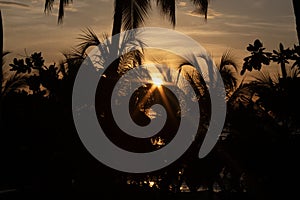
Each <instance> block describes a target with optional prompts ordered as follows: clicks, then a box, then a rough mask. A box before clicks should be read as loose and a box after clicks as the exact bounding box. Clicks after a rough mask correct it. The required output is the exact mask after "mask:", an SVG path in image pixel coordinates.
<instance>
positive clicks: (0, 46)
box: [0, 10, 3, 130]
mask: <svg viewBox="0 0 300 200" xmlns="http://www.w3.org/2000/svg"><path fill="white" fill-rule="evenodd" d="M2 67H3V24H2V14H1V10H0V85H1V87H0V130H1V129H2V122H3V121H2V84H3V69H2Z"/></svg>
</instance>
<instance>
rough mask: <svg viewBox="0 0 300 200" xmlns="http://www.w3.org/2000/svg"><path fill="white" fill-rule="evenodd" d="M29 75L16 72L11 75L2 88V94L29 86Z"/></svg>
mask: <svg viewBox="0 0 300 200" xmlns="http://www.w3.org/2000/svg"><path fill="white" fill-rule="evenodd" d="M26 80H27V76H26V75H20V74H16V73H15V74H14V75H11V76H10V77H9V78H8V79H7V80H6V82H5V84H4V86H3V88H2V95H3V96H6V95H8V94H9V93H11V92H15V91H17V90H18V89H22V88H25V87H26V86H27V82H26Z"/></svg>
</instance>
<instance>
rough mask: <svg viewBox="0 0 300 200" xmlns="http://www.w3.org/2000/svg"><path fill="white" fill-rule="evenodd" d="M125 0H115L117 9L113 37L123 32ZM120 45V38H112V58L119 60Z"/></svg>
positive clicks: (115, 10)
mask: <svg viewBox="0 0 300 200" xmlns="http://www.w3.org/2000/svg"><path fill="white" fill-rule="evenodd" d="M122 1H123V0H115V8H114V21H113V28H112V36H115V35H117V34H119V33H121V31H122V18H123V17H122V15H123V12H122V10H123V2H122ZM119 43H120V36H115V37H113V38H112V45H111V47H110V53H111V56H113V57H115V58H117V57H118V52H119Z"/></svg>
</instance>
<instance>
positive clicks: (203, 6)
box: [192, 0, 209, 19]
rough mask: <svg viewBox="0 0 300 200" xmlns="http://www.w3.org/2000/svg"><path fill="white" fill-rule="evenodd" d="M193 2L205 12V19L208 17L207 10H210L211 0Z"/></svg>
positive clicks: (195, 0)
mask: <svg viewBox="0 0 300 200" xmlns="http://www.w3.org/2000/svg"><path fill="white" fill-rule="evenodd" d="M192 2H193V4H194V5H195V6H197V7H199V8H200V9H201V11H202V13H203V14H204V17H205V19H207V11H208V2H209V0H192Z"/></svg>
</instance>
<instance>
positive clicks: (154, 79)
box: [152, 77, 163, 87]
mask: <svg viewBox="0 0 300 200" xmlns="http://www.w3.org/2000/svg"><path fill="white" fill-rule="evenodd" d="M152 81H153V84H154V85H155V86H157V87H160V86H161V85H162V84H163V80H162V79H161V78H157V77H153V78H152Z"/></svg>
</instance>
